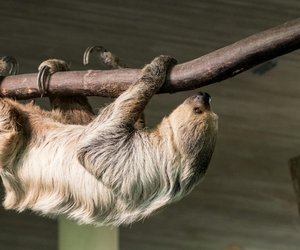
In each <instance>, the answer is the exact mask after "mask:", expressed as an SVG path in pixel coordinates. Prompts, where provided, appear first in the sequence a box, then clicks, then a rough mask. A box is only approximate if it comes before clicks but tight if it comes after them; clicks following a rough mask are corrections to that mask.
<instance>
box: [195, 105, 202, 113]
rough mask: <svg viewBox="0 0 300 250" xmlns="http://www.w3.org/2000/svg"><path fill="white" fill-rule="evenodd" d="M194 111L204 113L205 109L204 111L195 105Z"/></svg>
mask: <svg viewBox="0 0 300 250" xmlns="http://www.w3.org/2000/svg"><path fill="white" fill-rule="evenodd" d="M194 112H195V113H196V114H202V113H203V111H202V110H201V109H200V108H198V107H195V108H194Z"/></svg>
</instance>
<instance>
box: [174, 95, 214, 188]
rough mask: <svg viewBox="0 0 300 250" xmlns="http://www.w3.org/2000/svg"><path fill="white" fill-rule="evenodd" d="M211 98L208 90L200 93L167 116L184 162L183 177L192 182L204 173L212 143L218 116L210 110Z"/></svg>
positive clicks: (212, 147)
mask: <svg viewBox="0 0 300 250" xmlns="http://www.w3.org/2000/svg"><path fill="white" fill-rule="evenodd" d="M210 101H211V98H210V96H209V95H208V94H207V93H199V94H198V95H195V96H191V97H189V98H188V99H186V100H185V101H184V102H183V103H182V104H181V105H180V106H179V107H178V108H176V109H175V110H174V111H173V112H172V113H171V115H170V116H169V121H170V124H171V127H172V130H173V136H174V143H175V145H176V147H177V149H178V150H179V152H180V154H181V156H182V158H184V162H185V164H183V165H184V166H183V169H182V173H183V174H182V178H183V179H185V180H186V181H187V182H191V183H193V184H194V183H196V182H197V181H198V180H199V179H200V177H201V176H203V175H204V173H205V171H206V169H207V167H208V164H209V161H210V158H211V155H212V153H213V150H214V146H215V141H216V136H217V131H218V116H217V115H216V114H215V113H213V112H212V111H211V107H210ZM191 183H188V186H190V184H191Z"/></svg>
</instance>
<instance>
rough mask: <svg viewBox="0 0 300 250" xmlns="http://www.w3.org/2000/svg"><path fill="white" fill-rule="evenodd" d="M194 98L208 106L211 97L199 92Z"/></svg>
mask: <svg viewBox="0 0 300 250" xmlns="http://www.w3.org/2000/svg"><path fill="white" fill-rule="evenodd" d="M195 98H196V99H198V100H199V101H200V102H201V103H203V104H205V105H209V104H210V102H211V96H210V95H209V94H208V93H206V92H199V93H198V95H196V96H195Z"/></svg>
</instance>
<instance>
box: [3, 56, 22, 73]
mask: <svg viewBox="0 0 300 250" xmlns="http://www.w3.org/2000/svg"><path fill="white" fill-rule="evenodd" d="M0 60H1V61H3V62H5V63H7V64H8V67H9V70H8V74H9V75H16V74H17V73H18V72H19V62H18V61H17V59H16V58H14V57H12V56H4V57H1V58H0Z"/></svg>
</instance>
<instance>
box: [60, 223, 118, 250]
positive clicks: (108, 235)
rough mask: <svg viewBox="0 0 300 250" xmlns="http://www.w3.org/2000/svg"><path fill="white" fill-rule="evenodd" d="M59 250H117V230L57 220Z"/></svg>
mask: <svg viewBox="0 0 300 250" xmlns="http://www.w3.org/2000/svg"><path fill="white" fill-rule="evenodd" d="M58 232H59V237H58V241H59V243H58V246H59V247H58V249H59V250H118V245H119V244H118V243H119V242H118V229H117V228H114V227H95V226H88V225H78V224H76V222H73V221H70V220H67V219H65V218H60V219H59V230H58Z"/></svg>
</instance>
